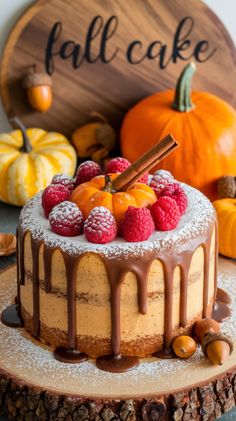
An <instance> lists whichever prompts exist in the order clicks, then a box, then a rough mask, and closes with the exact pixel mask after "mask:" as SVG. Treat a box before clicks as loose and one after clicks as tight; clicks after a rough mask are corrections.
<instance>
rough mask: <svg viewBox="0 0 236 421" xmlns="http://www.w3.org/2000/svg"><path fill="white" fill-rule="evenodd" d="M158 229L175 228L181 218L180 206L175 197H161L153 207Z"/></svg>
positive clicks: (152, 212) (168, 229)
mask: <svg viewBox="0 0 236 421" xmlns="http://www.w3.org/2000/svg"><path fill="white" fill-rule="evenodd" d="M151 214H152V217H153V219H154V223H155V227H156V230H158V231H170V230H173V229H174V228H175V227H176V226H177V224H178V223H179V220H180V211H179V207H178V205H177V203H176V201H175V200H174V199H172V198H171V197H167V196H162V197H160V198H159V199H158V200H157V201H156V202H155V203H154V204H153V205H152V207H151Z"/></svg>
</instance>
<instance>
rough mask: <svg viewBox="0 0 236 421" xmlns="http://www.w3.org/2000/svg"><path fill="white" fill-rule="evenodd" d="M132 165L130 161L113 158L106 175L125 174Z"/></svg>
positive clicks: (107, 167) (108, 164)
mask: <svg viewBox="0 0 236 421" xmlns="http://www.w3.org/2000/svg"><path fill="white" fill-rule="evenodd" d="M130 165H131V163H130V162H129V161H128V159H125V158H121V157H118V158H113V159H111V160H110V161H109V162H108V163H107V165H106V169H105V174H112V173H113V174H115V173H117V172H123V171H125V170H126V169H127V168H129V167H130Z"/></svg>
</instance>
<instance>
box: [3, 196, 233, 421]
mask: <svg viewBox="0 0 236 421" xmlns="http://www.w3.org/2000/svg"><path fill="white" fill-rule="evenodd" d="M19 213H20V208H17V207H14V206H8V205H5V204H3V203H1V202H0V232H13V233H15V231H16V226H17V220H18V217H19ZM15 261H16V256H15V254H14V255H12V256H8V257H0V269H3V268H5V267H7V266H8V265H10V264H12V263H14V262H15ZM220 420H221V421H236V408H235V409H234V410H232V411H231V412H229V413H228V414H226V415H224V416H223V417H222V418H220ZM0 421H7V418H5V417H1V416H0Z"/></svg>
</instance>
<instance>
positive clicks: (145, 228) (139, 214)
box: [122, 206, 155, 243]
mask: <svg viewBox="0 0 236 421" xmlns="http://www.w3.org/2000/svg"><path fill="white" fill-rule="evenodd" d="M154 229H155V226H154V222H153V219H152V215H151V212H150V210H149V209H147V208H135V207H134V206H129V207H128V209H127V211H126V212H125V218H124V221H123V223H122V231H123V236H124V239H125V240H126V241H129V242H134V243H136V242H138V241H145V240H148V238H149V237H150V235H152V233H153V231H154Z"/></svg>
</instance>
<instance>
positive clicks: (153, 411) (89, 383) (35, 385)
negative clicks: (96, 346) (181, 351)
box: [0, 258, 236, 421]
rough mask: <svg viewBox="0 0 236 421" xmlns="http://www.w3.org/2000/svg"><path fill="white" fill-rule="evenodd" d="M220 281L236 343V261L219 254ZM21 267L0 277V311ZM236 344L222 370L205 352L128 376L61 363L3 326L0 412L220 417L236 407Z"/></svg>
mask: <svg viewBox="0 0 236 421" xmlns="http://www.w3.org/2000/svg"><path fill="white" fill-rule="evenodd" d="M218 286H220V287H222V288H223V289H224V290H225V291H227V292H228V293H230V295H231V297H232V299H233V304H232V316H231V318H230V319H229V320H228V321H226V322H224V323H222V332H224V333H226V334H228V335H230V336H231V337H232V338H233V341H234V345H236V305H235V304H236V303H234V301H236V263H235V262H234V261H231V260H227V259H223V258H220V265H219V279H218ZM15 294H16V267H15V266H12V267H11V268H10V269H7V270H5V271H3V272H1V274H0V312H2V310H3V309H4V308H6V307H7V306H8V305H9V304H11V303H12V302H14V299H15ZM235 396H236V346H235V349H234V351H233V353H232V355H231V356H230V358H229V359H228V360H227V361H226V362H225V364H224V365H223V366H221V367H215V366H212V365H211V364H210V362H209V361H208V360H207V359H206V358H205V357H204V356H203V354H202V352H201V350H200V349H199V350H198V351H197V352H196V353H195V355H194V356H193V357H192V358H190V359H188V360H180V359H169V360H159V359H157V358H149V359H143V360H141V361H140V365H139V367H138V368H136V369H134V370H133V371H130V372H127V373H123V374H112V373H108V372H103V371H100V370H98V369H97V368H96V366H95V364H94V362H93V360H89V361H87V362H84V363H81V364H75V365H73V364H63V363H60V362H58V361H56V360H55V359H54V357H53V352H52V349H51V348H49V347H47V346H45V345H43V344H42V343H40V342H39V341H36V340H33V339H32V337H31V336H30V335H29V334H27V333H26V332H25V330H24V329H23V328H20V329H14V328H9V327H7V326H5V325H3V324H2V323H0V411H1V414H4V415H7V416H8V417H10V418H11V419H17V420H35V414H36V415H37V419H39V420H72V419H76V420H97V421H98V420H104V421H111V420H118V419H121V420H129V421H131V420H136V419H137V420H161V419H163V420H165V419H166V420H175V421H178V420H179V421H180V420H195V419H196V420H204V421H207V420H214V419H216V418H218V417H220V416H221V415H222V414H223V413H224V412H227V411H229V410H230V409H232V407H233V406H235Z"/></svg>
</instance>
